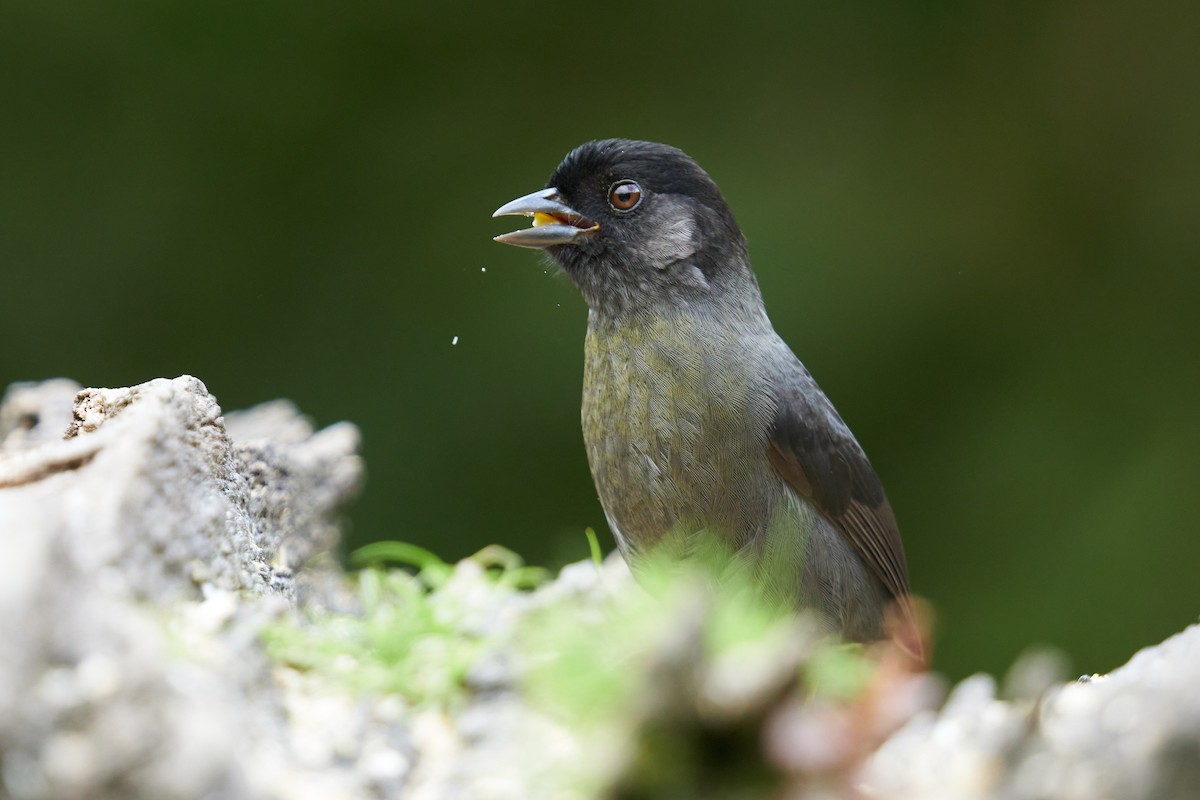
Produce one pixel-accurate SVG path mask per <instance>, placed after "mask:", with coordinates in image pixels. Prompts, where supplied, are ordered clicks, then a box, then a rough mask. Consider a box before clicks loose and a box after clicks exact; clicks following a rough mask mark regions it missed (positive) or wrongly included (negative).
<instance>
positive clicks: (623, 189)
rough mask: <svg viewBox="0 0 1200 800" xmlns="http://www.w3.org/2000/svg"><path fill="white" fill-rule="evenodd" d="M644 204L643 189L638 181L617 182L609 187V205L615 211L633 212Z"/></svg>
mask: <svg viewBox="0 0 1200 800" xmlns="http://www.w3.org/2000/svg"><path fill="white" fill-rule="evenodd" d="M640 202H642V187H641V186H638V185H637V181H617V182H616V183H614V184H613V185H612V186H610V187H608V204H609V205H610V206H612V207H613V210H614V211H632V210H633V209H635V208H637V204H638V203H640Z"/></svg>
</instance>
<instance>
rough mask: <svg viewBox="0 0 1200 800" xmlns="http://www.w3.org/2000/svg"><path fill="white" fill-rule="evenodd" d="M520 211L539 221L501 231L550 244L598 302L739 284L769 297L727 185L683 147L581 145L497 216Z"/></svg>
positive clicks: (507, 238) (651, 302)
mask: <svg viewBox="0 0 1200 800" xmlns="http://www.w3.org/2000/svg"><path fill="white" fill-rule="evenodd" d="M510 214H520V215H524V216H528V217H532V218H533V227H530V228H525V229H523V230H518V231H513V232H512V233H506V234H503V235H501V236H497V237H496V241H498V242H503V243H505V244H512V245H516V246H518V247H531V248H536V249H540V250H544V251H545V252H546V253H547V254H548V255H549V256H550V258H551V259H553V260H554V261H555V262H556V263H557V264H558V265H559V266H560V267H561V268H562V269H563V271H564V272H566V274H567V275H568V276H569V277H570V278H571V280H572V281H573V282H574V283H575V285H576V286H578V287H579V290H580V292H582V294H583V296H584V299H585V300H587V302H588V305H589V306H590V307H591V308H592V309H593V310H594V311H598V312H601V313H608V314H621V313H624V312H629V311H637V310H643V309H653V308H660V307H662V306H663V305H664V304H671V303H674V302H685V303H695V302H703V301H706V300H715V301H722V300H726V301H727V300H728V299H729V298H728V297H727V296H726V295H728V294H730V293H737V294H738V295H739V296H741V299H753V300H754V301H755V302H760V301H758V299H757V298H758V287H757V285H756V284H755V281H754V277H753V275H752V274H751V272H750V267H749V262H748V259H747V257H746V243H745V239H744V238H743V236H742V232H741V230H740V229H739V228H738V225H737V222H736V221H735V220H734V217H733V212H732V211H730V209H729V205H728V204H727V203H726V202H725V198H724V197H722V196H721V190H720V189H718V188H717V185H716V184H715V183H714V182H713V180H712V178H710V177H709V176H708V173H706V172H705V171H704V170H703V169H701V168H700V166H699V165H698V164H696V162H695V161H693V160H692V159H691V158H689V157H688V156H687V154H685V153H684V152H683V151H681V150H678V149H676V148H674V147H669V146H667V145H663V144H655V143H653V142H637V141H630V140H626V139H605V140H602V141H594V142H588V143H587V144H584V145H580V146H579V147H577V148H575V149H574V150H572V151H571V152H570V153H569V154H568V155H567V157H566V158H565V159H563V162H562V163H561V164H559V165H558V168H557V169H556V170H555V171H554V174H553V175H552V176H551V178H550V180H549V182H548V183H547V185H546V188H545V189H542V190H540V191H537V192H534V193H532V194H528V195H525V196H524V197H520V198H518V199H516V200H513V201H512V202H510V203H506V204H504V205H503V206H501V207H500V208H499V209H497V210H496V213H495V214H493V216H496V217H499V216H505V215H510ZM747 285H748V286H749V293H750V295H752V297H751V298H746V297H745V295H746V293H747V288H746V287H747Z"/></svg>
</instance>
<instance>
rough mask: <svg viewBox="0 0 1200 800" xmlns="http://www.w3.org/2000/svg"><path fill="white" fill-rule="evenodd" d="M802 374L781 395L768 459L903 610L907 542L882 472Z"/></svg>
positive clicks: (907, 611)
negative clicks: (903, 541)
mask: <svg viewBox="0 0 1200 800" xmlns="http://www.w3.org/2000/svg"><path fill="white" fill-rule="evenodd" d="M797 366H799V365H797ZM799 373H800V374H799V375H794V376H791V377H792V378H793V380H789V381H787V382H786V383H785V384H784V385H785V386H786V387H787V388H784V389H783V390H782V391H781V396H780V397H779V398H778V406H777V410H776V413H775V419H774V421H773V424H772V427H771V437H770V445H769V446H768V449H767V450H768V453H767V454H768V456H769V457H770V460H771V463H772V464H773V465H774V467H775V469H776V470H777V471H778V472H779V473H780V475H782V476H783V477H784V478H785V479H786V480H787V482H788V483H789V484H791V486H792V488H793V489H795V490H796V491H797V492H798V493H799V494H801V495H802V496H804V497H805V498H807V499H808V500H810V501H811V502H812V503H813V505H815V506H816V508H817V510H818V511H820V512H821V514H823V515H824V516H825V517H826V518H827V519H828V520H829V521H830V522H832V523H833V525H834V526H835V527H836V528H837V529H838V530H839V531H840V532H841V533H842V534H843V535H844V536H845V537H846V538H847V539H849V540H850V543H851V544H853V546H854V549H855V550H857V551H858V553H859V555H860V556H862V559H863V561H865V562H866V563H867V564H868V565H869V566H870V568H871V570H872V571H873V572H874V573H875V574H876V575H878V576H879V579H880V580H881V581H883V585H884V586H886V587H887V589H888V591H889V592H891V594H892V595H893V596H894V597H895V598H896V599H897V601H899V603H900V605H901V606H903V607H904V611H905V613H906V615H907V614H909V613H911V612H910V609H909V608H908V605H909V600H908V594H909V590H908V567H907V565H906V564H905V561H904V546H903V545H902V544H901V543H900V531H899V529H898V528H897V526H896V517H895V516H894V515H893V514H892V507H891V506H890V505H889V504H888V501H887V496H886V495H885V494H884V492H883V485H882V484H881V483H880V482H879V476H877V475H876V474H875V470H874V469H873V468H872V467H871V462H869V461H868V460H867V456H866V454H865V453H864V452H863V450H862V448H861V447H859V444H858V442H857V441H855V439H854V435H853V434H851V433H850V429H849V428H847V427H846V423H844V422H842V419H841V417H839V416H838V413H837V411H835V410H834V408H833V405H832V404H831V403H830V402H829V399H828V398H826V397H825V394H824V393H823V392H822V391H821V390H820V388H818V387H817V384H816V382H815V381H814V380H813V379H812V377H811V376H810V375H809V374H808V371H807V370H805V369H804V368H803V367H799Z"/></svg>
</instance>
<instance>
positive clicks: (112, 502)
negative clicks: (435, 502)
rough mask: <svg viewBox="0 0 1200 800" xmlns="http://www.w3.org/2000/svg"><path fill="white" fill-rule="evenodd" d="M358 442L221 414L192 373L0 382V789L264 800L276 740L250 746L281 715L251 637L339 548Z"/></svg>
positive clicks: (266, 417) (355, 480) (288, 421)
mask: <svg viewBox="0 0 1200 800" xmlns="http://www.w3.org/2000/svg"><path fill="white" fill-rule="evenodd" d="M357 447H358V432H357V430H356V429H355V427H354V426H352V425H349V424H345V423H342V424H339V425H334V426H332V427H330V428H326V429H325V430H322V431H319V432H314V431H313V429H312V426H311V424H310V423H308V422H307V421H306V420H304V419H303V418H302V417H301V416H300V415H299V414H298V413H297V412H296V411H295V409H294V408H292V407H291V406H290V405H288V404H278V403H276V404H269V405H267V406H263V407H259V408H257V409H254V410H252V411H249V412H244V413H242V414H231V415H229V416H228V417H225V418H222V415H221V409H220V408H219V407H218V405H217V402H216V400H215V399H214V398H213V396H212V395H211V394H209V393H208V391H207V390H206V389H205V387H204V384H203V383H201V382H200V381H199V380H197V379H196V378H192V377H187V376H185V377H180V378H176V379H174V380H164V379H159V380H154V381H150V382H148V383H144V384H141V385H140V386H134V387H130V388H125V389H85V390H82V391H81V390H80V387H78V386H77V385H75V384H73V383H71V382H70V381H64V380H58V381H49V382H46V383H41V384H18V385H14V386H12V387H10V388H9V389H8V391H7V392H6V394H5V399H4V402H3V405H2V406H0V564H2V565H3V570H4V578H3V580H0V643H3V644H2V647H3V653H4V656H3V658H0V790H2V791H0V794H3V795H6V796H9V797H13V798H38V797H81V798H82V797H89V798H93V797H96V798H107V797H112V798H116V797H163V798H168V797H200V796H204V795H206V793H215V795H213V796H227V797H241V796H246V797H251V796H270V795H268V794H266V793H259V792H258V791H257V790H256V789H255V787H254V783H255V781H258V780H261V779H262V778H263V777H265V776H269V775H270V771H271V764H272V763H273V761H272V759H271V758H270V754H271V753H272V752H273V746H271V747H263V748H258V749H257V750H255V749H254V748H253V744H254V739H255V737H262V741H263V742H264V743H271V742H275V741H277V740H278V739H279V738H280V732H281V730H282V725H283V717H282V716H281V715H279V714H278V713H273V712H272V711H271V708H270V706H271V704H272V703H275V702H277V698H275V697H274V695H273V694H272V693H271V691H270V684H271V675H270V670H269V668H268V664H267V663H266V661H265V659H264V658H263V656H262V655H261V648H260V647H259V646H258V643H257V640H256V638H255V637H256V633H255V631H256V630H257V628H258V626H260V625H261V624H262V621H263V620H264V619H268V618H270V616H271V615H273V614H278V613H284V612H286V611H287V610H288V609H289V608H290V606H291V604H292V603H294V597H295V595H296V581H295V580H294V577H293V576H294V574H295V571H296V569H297V567H298V566H299V565H300V564H301V563H303V562H304V561H305V560H306V559H309V558H310V557H313V556H317V555H319V554H320V553H322V552H324V551H326V550H328V548H330V547H331V546H332V545H333V544H335V543H336V541H337V514H338V509H339V507H340V506H341V505H342V504H343V503H345V502H346V501H347V500H348V499H349V498H350V497H351V496H353V494H354V492H355V491H356V489H357V486H358V484H359V482H360V480H361V475H362V464H361V461H360V459H359V457H358V455H357V452H356V451H357ZM248 745H250V747H248ZM249 753H253V754H254V755H256V756H261V757H262V758H263V766H262V768H261V769H258V768H256V769H254V770H250V769H247V766H248V762H246V755H247V754H249ZM274 761H275V762H280V763H281V764H282V763H284V762H283V761H282V760H281V759H274ZM280 768H281V769H282V767H280Z"/></svg>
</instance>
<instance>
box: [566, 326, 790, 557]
mask: <svg viewBox="0 0 1200 800" xmlns="http://www.w3.org/2000/svg"><path fill="white" fill-rule="evenodd" d="M760 373H761V368H760V366H759V364H758V363H757V362H756V361H755V359H754V357H753V354H752V353H751V352H747V349H746V348H745V347H744V345H742V344H741V343H740V342H738V341H737V340H735V339H733V338H732V337H727V336H722V335H720V334H719V333H718V334H716V335H714V334H713V333H712V332H711V331H707V332H705V331H702V330H699V329H698V323H697V322H696V321H694V320H689V319H663V320H657V321H648V322H645V323H643V324H639V325H623V326H612V327H609V328H607V329H605V328H601V327H599V326H589V330H588V336H587V341H586V345H585V365H584V390H583V409H582V417H583V418H582V422H583V434H584V441H585V444H586V447H587V453H588V461H589V463H590V465H591V469H592V475H593V477H594V478H595V481H596V489H597V491H598V493H599V495H600V500H601V502H602V503H603V505H604V508H605V512H606V513H607V515H608V517H609V521H610V523H612V525H613V527H614V528H616V529H617V530H615V531H614V533H616V534H617V536H618V538H619V539H624V540H625V541H622V545H623V546H624V547H627V548H628V547H633V548H637V547H639V546H641V545H642V544H645V543H648V542H652V541H654V540H656V539H658V538H659V537H661V536H662V535H663V534H665V533H667V532H669V531H677V530H680V529H681V528H682V529H685V530H686V531H692V530H698V529H701V528H703V529H709V530H714V531H719V532H721V533H724V534H726V535H729V536H732V537H734V538H736V539H738V540H743V539H745V538H746V537H748V536H751V535H753V533H754V532H755V529H757V528H758V527H759V526H760V525H761V524H762V521H763V520H765V519H766V518H767V516H769V514H770V508H771V504H772V503H773V501H774V499H775V496H774V492H775V487H776V484H777V481H776V480H775V479H774V478H773V476H772V474H771V473H770V466H769V463H768V461H767V458H766V437H767V426H768V421H769V419H770V415H771V413H772V410H773V409H772V407H771V406H770V402H769V398H768V395H767V392H766V387H765V385H764V381H763V380H762V377H761V374H760Z"/></svg>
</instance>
